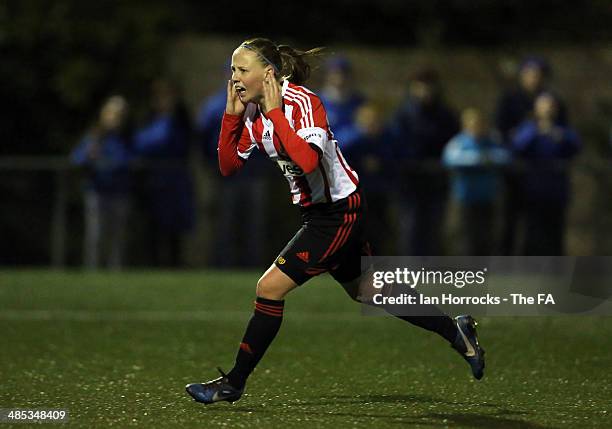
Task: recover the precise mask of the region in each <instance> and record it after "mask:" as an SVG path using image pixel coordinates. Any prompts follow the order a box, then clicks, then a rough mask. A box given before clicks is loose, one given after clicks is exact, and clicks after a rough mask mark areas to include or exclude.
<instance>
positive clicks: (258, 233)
mask: <svg viewBox="0 0 612 429" xmlns="http://www.w3.org/2000/svg"><path fill="white" fill-rule="evenodd" d="M228 68H229V67H228ZM226 102H227V88H223V89H222V90H221V91H219V92H217V93H215V94H213V95H211V96H210V97H207V98H205V99H204V100H203V101H202V103H201V104H200V108H199V111H198V115H197V119H196V133H197V138H198V144H199V145H200V146H201V148H202V153H203V156H204V161H205V164H206V166H207V167H208V168H207V170H208V171H209V172H210V179H211V182H212V183H214V186H213V189H212V192H213V193H214V195H216V197H215V196H214V195H213V197H212V198H213V199H214V200H215V201H216V203H215V207H214V221H213V223H212V233H211V240H210V242H209V245H210V250H209V254H210V255H211V257H210V262H211V264H212V265H214V266H216V267H236V266H242V267H245V266H246V267H259V266H261V265H262V264H263V261H264V255H265V243H266V231H267V228H266V226H267V225H266V209H265V208H266V203H267V194H268V193H267V187H266V176H265V171H266V168H265V167H267V166H268V161H267V160H266V159H265V158H264V157H263V156H261V155H260V154H258V153H257V152H256V153H254V154H253V155H252V157H251V159H250V160H249V168H248V169H246V170H245V171H243V172H241V174H239V175H236V176H234V177H230V178H224V179H223V180H220V179H221V177H220V175H219V161H218V156H217V146H218V144H219V130H220V129H221V120H222V119H223V113H224V112H225V105H226ZM264 165H265V166H264Z"/></svg>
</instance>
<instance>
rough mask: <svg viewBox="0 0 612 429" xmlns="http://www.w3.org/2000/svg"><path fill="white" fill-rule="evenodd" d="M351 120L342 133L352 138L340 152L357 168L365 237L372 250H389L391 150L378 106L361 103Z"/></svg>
mask: <svg viewBox="0 0 612 429" xmlns="http://www.w3.org/2000/svg"><path fill="white" fill-rule="evenodd" d="M355 119H356V120H355V123H354V124H353V125H352V126H351V129H350V130H347V132H346V134H347V136H348V137H349V138H350V140H351V141H352V142H353V144H351V145H350V146H349V148H348V149H345V150H343V152H342V153H343V155H344V156H345V157H346V158H347V160H348V162H349V164H350V165H351V166H352V167H353V168H355V170H356V171H358V172H359V183H360V186H362V187H363V189H364V192H365V195H366V200H367V203H368V223H367V225H368V230H369V231H368V239H369V240H370V242H371V244H372V246H373V248H374V252H375V253H378V254H382V255H386V254H389V253H391V252H393V249H391V248H389V246H388V245H389V244H390V240H389V238H390V236H391V231H390V228H389V224H390V222H389V219H388V218H389V212H390V211H391V210H393V204H394V198H393V196H392V195H390V193H389V189H390V188H392V184H393V179H394V177H393V170H392V169H390V168H389V166H390V165H391V164H392V163H393V150H392V147H391V144H390V142H389V138H388V136H387V135H386V132H385V130H384V127H383V125H384V122H383V120H382V114H381V111H380V109H379V108H378V107H377V106H376V105H375V104H373V103H370V102H366V103H365V104H363V105H361V106H360V107H359V108H358V109H357V112H356V115H355Z"/></svg>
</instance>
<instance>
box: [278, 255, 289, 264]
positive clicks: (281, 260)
mask: <svg viewBox="0 0 612 429" xmlns="http://www.w3.org/2000/svg"><path fill="white" fill-rule="evenodd" d="M285 262H287V261H285V258H283V257H282V256H279V257H278V258H276V263H277V264H278V265H283V264H284V263H285Z"/></svg>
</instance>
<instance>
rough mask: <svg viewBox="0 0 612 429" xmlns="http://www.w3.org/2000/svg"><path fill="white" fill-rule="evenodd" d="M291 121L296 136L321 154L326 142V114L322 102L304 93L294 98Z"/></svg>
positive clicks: (323, 151)
mask: <svg viewBox="0 0 612 429" xmlns="http://www.w3.org/2000/svg"><path fill="white" fill-rule="evenodd" d="M295 102H296V106H297V108H295V109H294V111H293V123H294V126H295V131H296V133H297V135H298V136H300V137H301V138H302V139H304V140H305V141H306V142H308V143H309V144H310V145H312V146H314V147H315V148H316V150H317V151H319V152H320V153H321V154H323V153H325V147H326V143H327V114H326V112H325V108H324V107H323V103H322V102H321V100H320V99H319V98H318V97H316V96H311V95H310V94H304V95H303V96H302V97H301V98H296V100H295Z"/></svg>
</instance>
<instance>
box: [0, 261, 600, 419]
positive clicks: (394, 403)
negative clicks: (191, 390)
mask: <svg viewBox="0 0 612 429" xmlns="http://www.w3.org/2000/svg"><path fill="white" fill-rule="evenodd" d="M257 278H258V273H253V272H234V271H233V272H210V271H206V272H165V271H160V272H127V273H117V274H103V273H101V274H89V275H85V274H82V273H78V272H68V273H62V272H53V271H0V335H1V343H0V408H5V409H6V408H22V409H23V408H28V409H32V408H34V409H49V408H63V409H67V410H68V411H69V413H70V421H69V422H68V423H67V424H65V425H61V427H84V428H92V427H131V426H133V427H154V428H163V427H168V428H178V427H180V428H190V427H194V428H195V427H198V428H215V427H226V428H372V427H398V428H400V427H423V428H444V427H451V428H456V427H460V428H534V429H536V428H557V427H559V428H561V427H568V428H569V427H571V428H577V427H580V428H591V427H593V428H610V427H612V418H611V416H610V415H611V414H612V405H611V404H612V323H610V322H611V321H612V320H611V319H610V318H605V317H599V318H596V317H589V318H587V317H579V316H556V317H550V318H535V317H523V318H518V317H517V318H483V319H481V320H479V322H480V324H479V333H480V339H481V343H482V344H483V346H484V347H485V348H486V349H487V358H488V360H487V370H486V374H485V378H484V379H483V380H482V381H480V382H478V381H475V380H473V379H472V377H471V374H470V372H469V369H468V365H467V364H466V363H465V362H464V361H463V360H462V359H461V358H460V357H459V356H458V355H457V354H456V353H455V352H454V351H453V350H451V349H450V347H449V346H448V345H447V344H445V342H444V341H443V340H442V339H440V338H438V337H437V336H436V335H434V334H432V333H429V332H426V331H423V330H420V329H418V328H415V327H413V326H411V325H408V324H406V323H405V322H402V321H400V320H396V319H393V318H390V317H366V316H362V315H361V314H360V308H359V306H357V305H356V304H354V303H353V302H351V301H350V300H349V299H348V298H347V297H345V295H344V292H343V291H342V289H341V288H340V287H339V286H338V285H336V284H335V283H334V282H333V281H332V280H331V278H329V277H327V276H322V277H321V278H317V279H315V280H313V281H311V282H310V283H308V284H306V285H305V286H303V287H302V288H300V289H298V290H296V291H295V292H293V293H292V294H291V295H290V296H289V297H288V299H287V302H286V306H285V319H284V322H283V326H282V328H281V331H280V333H279V336H278V337H277V338H276V341H275V342H274V344H273V345H272V347H271V348H270V350H269V351H268V354H267V355H266V356H265V357H264V359H263V360H262V362H261V363H260V365H259V367H258V368H257V370H256V371H255V373H254V374H253V376H252V377H251V380H250V382H249V384H248V387H247V392H246V394H245V395H244V396H243V398H242V399H241V400H240V401H239V402H237V403H235V404H233V405H230V404H227V403H220V404H215V405H209V406H204V405H202V404H198V403H195V402H194V401H193V400H192V399H191V398H190V397H188V396H187V395H186V394H185V392H184V385H185V384H186V383H189V382H194V381H205V380H207V379H210V378H213V377H216V376H217V372H216V370H215V367H216V366H217V365H219V366H221V367H222V368H224V369H225V370H229V369H230V368H231V365H232V362H233V359H234V354H235V351H236V348H237V346H238V344H239V342H240V339H241V337H242V333H243V329H244V326H245V323H246V322H247V320H248V318H249V317H250V314H251V311H252V307H253V298H254V289H255V283H256V281H257ZM10 426H11V425H8V424H0V428H2V427H10ZM14 426H15V427H25V426H24V425H23V424H20V425H17V424H16V425H14ZM37 427H38V426H37ZM54 427H55V426H54Z"/></svg>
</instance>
